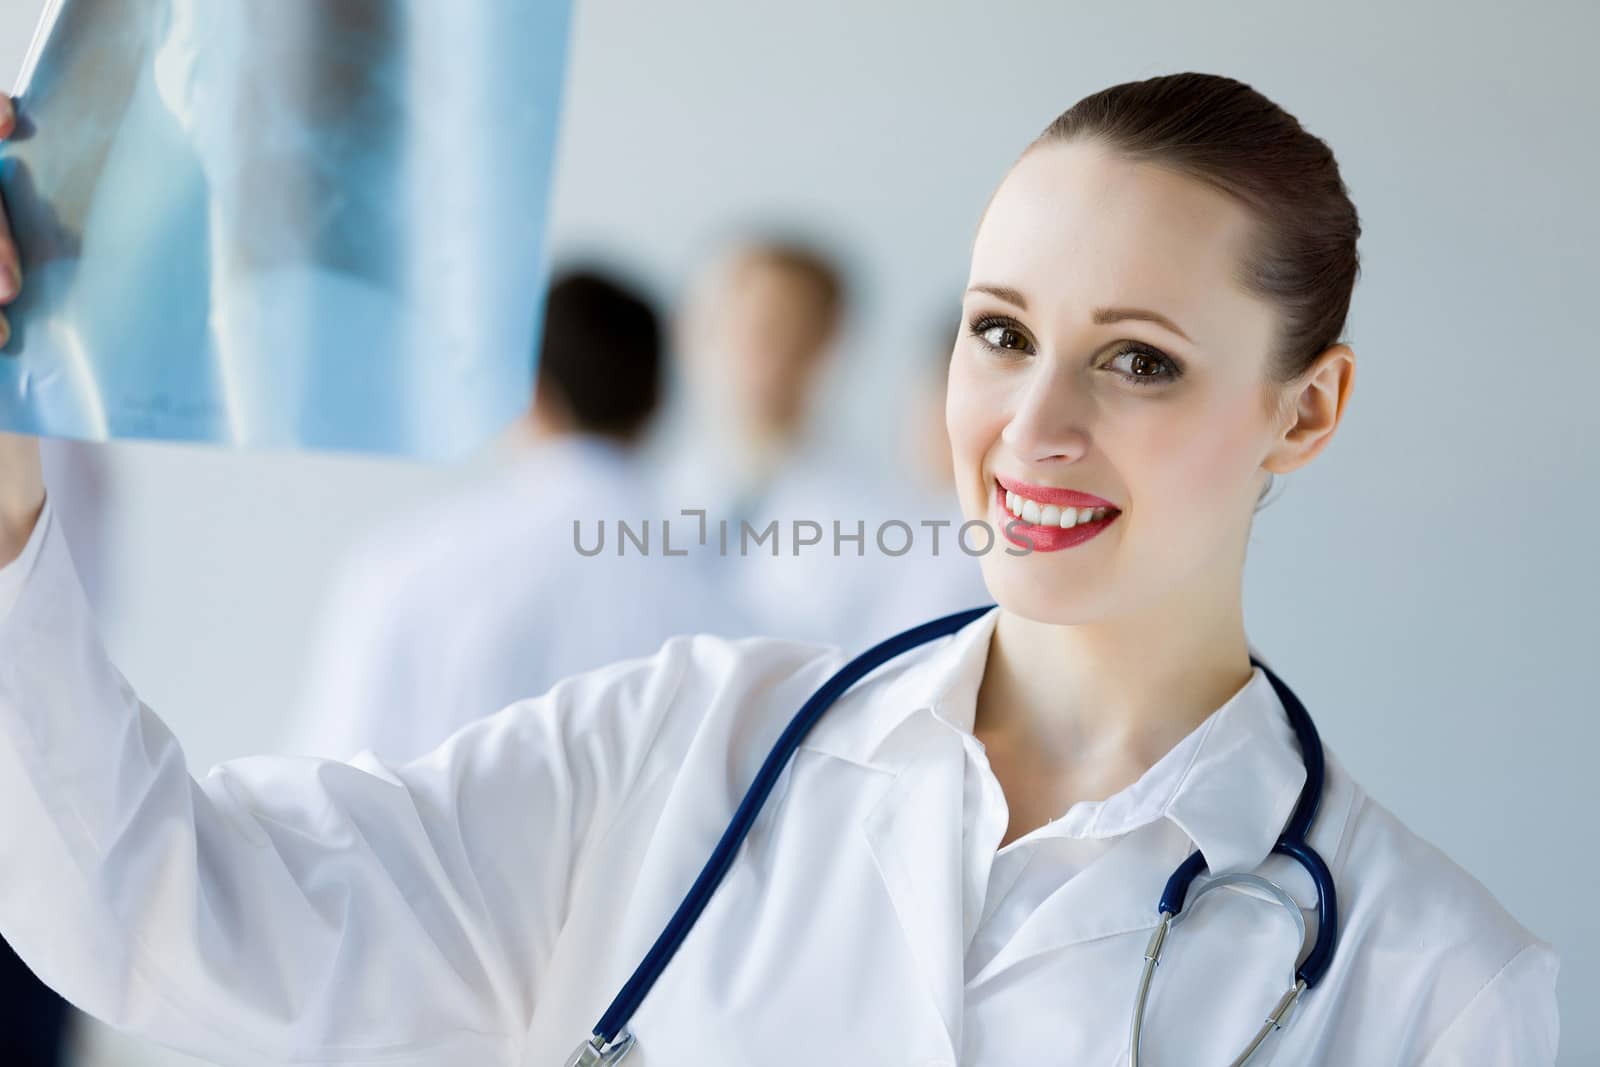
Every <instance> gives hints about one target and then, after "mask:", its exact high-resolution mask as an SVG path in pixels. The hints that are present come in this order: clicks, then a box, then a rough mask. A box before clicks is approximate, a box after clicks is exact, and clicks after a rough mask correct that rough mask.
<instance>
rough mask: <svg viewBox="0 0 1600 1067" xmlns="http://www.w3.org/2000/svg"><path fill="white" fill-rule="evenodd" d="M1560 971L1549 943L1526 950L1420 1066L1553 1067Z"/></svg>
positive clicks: (1475, 1000) (1557, 1041) (1469, 1006)
mask: <svg viewBox="0 0 1600 1067" xmlns="http://www.w3.org/2000/svg"><path fill="white" fill-rule="evenodd" d="M1559 970H1560V960H1559V958H1558V957H1557V956H1556V953H1555V951H1554V950H1553V949H1552V948H1550V946H1549V945H1547V944H1545V943H1543V942H1536V943H1533V944H1530V945H1528V946H1527V947H1525V948H1524V949H1522V951H1520V952H1518V953H1517V955H1516V956H1514V957H1512V959H1511V960H1510V961H1509V962H1507V963H1506V965H1505V966H1504V967H1502V968H1500V970H1499V971H1497V972H1495V974H1494V976H1493V977H1492V978H1490V979H1489V981H1488V982H1487V983H1486V984H1485V985H1484V987H1483V988H1482V989H1481V990H1480V991H1479V992H1478V994H1477V995H1476V996H1475V997H1473V998H1472V1000H1471V1001H1470V1002H1469V1003H1468V1004H1467V1006H1466V1007H1465V1008H1464V1009H1463V1010H1462V1012H1461V1014H1459V1015H1458V1016H1456V1018H1455V1019H1454V1021H1452V1022H1451V1024H1450V1025H1449V1026H1448V1027H1447V1028H1446V1029H1445V1031H1444V1033H1443V1034H1441V1035H1440V1036H1439V1038H1438V1040H1437V1041H1435V1042H1434V1044H1433V1047H1432V1049H1430V1050H1429V1052H1428V1053H1427V1055H1426V1056H1424V1057H1423V1059H1422V1062H1421V1065H1420V1067H1499V1065H1501V1064H1512V1063H1514V1064H1516V1065H1517V1067H1553V1065H1554V1064H1555V1062H1556V1050H1557V1047H1558V1046H1559V1044H1560V1038H1561V1025H1560V1016H1559V1013H1558V1011H1557V1006H1556V975H1557V973H1558V972H1559Z"/></svg>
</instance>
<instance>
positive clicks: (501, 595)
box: [285, 436, 747, 761]
mask: <svg viewBox="0 0 1600 1067" xmlns="http://www.w3.org/2000/svg"><path fill="white" fill-rule="evenodd" d="M661 511H662V509H661V507H660V506H658V504H657V503H656V501H655V494H654V493H653V492H652V491H651V490H650V486H649V484H648V482H647V481H646V480H645V479H644V478H643V477H642V476H641V471H640V469H639V467H638V463H637V460H636V459H635V458H634V456H633V453H632V451H631V450H630V449H628V448H625V447H624V446H621V445H618V444H614V443H612V442H610V441H607V440H604V439H600V438H593V437H587V436H572V437H564V438H559V439H553V440H548V441H544V442H541V443H539V444H537V445H535V446H532V447H531V448H530V449H528V450H527V452H526V453H525V454H523V455H521V456H519V457H518V459H517V461H516V462H515V463H514V465H513V466H512V467H511V468H510V469H509V470H506V471H504V472H501V473H499V474H497V475H496V476H495V477H492V478H489V479H487V480H485V481H483V482H481V483H479V484H475V485H473V486H471V487H470V488H468V489H466V490H463V491H461V492H459V493H456V494H453V495H452V496H451V497H450V498H448V499H445V500H442V501H436V502H434V503H432V504H430V505H429V506H427V507H426V508H423V509H421V510H419V511H418V512H417V513H416V514H414V515H411V516H408V517H407V518H406V519H404V520H401V521H398V522H396V523H394V524H392V525H390V526H388V527H386V528H384V529H383V530H382V531H381V532H380V533H379V534H378V535H376V536H374V537H373V538H371V539H370V540H369V541H368V542H366V543H364V544H363V545H362V546H361V547H360V548H359V549H358V550H357V551H356V552H354V553H352V554H351V556H350V558H349V559H348V560H347V562H346V565H345V567H344V569H343V570H342V572H341V573H340V575H339V576H338V579H337V580H336V581H335V583H334V585H333V588H332V590H331V593H330V596H329V597H328V602H327V604H326V605H325V608H324V612H323V615H322V619H321V621H320V624H319V627H318V631H319V636H318V639H317V640H316V641H315V642H313V652H312V657H311V661H310V665H309V669H308V671H307V679H306V683H305V686H304V695H303V698H302V701H301V706H300V708H299V710H298V713H297V715H296V717H295V721H294V723H293V725H292V727H291V728H290V730H289V731H288V735H287V738H286V741H285V748H286V749H287V750H288V751H290V752H293V753H295V754H301V755H316V756H328V757H332V758H335V759H345V758H348V757H349V756H351V755H354V754H355V753H356V752H358V751H360V750H361V749H363V748H371V749H373V750H374V751H375V752H377V753H378V754H379V755H380V756H383V757H384V758H385V759H390V760H402V761H403V760H408V759H413V758H415V757H417V756H420V755H422V754H424V753H426V752H428V751H430V750H431V749H433V748H434V747H436V746H437V745H438V744H439V743H440V742H442V741H443V740H444V739H445V738H447V737H448V736H450V735H451V734H452V733H454V732H455V731H456V730H457V729H459V728H460V727H462V726H465V725H466V724H467V723H469V722H471V721H473V720H474V719H478V718H482V717H483V716H485V715H488V714H490V713H492V712H495V711H498V710H500V709H501V708H503V707H505V706H506V705H507V704H510V703H512V702H513V701H515V700H518V699H521V698H523V697H526V696H528V695H530V694H537V693H542V692H544V691H545V690H546V689H548V688H550V686H552V685H554V684H555V683H556V682H557V681H559V680H561V679H562V678H565V677H567V676H568V675H571V674H577V673H579V672H581V671H586V670H591V669H593V668H595V667H600V666H603V665H605V664H608V663H614V662H616V661H617V660H620V659H627V658H629V657H633V656H644V655H648V654H650V653H652V652H654V651H655V650H656V649H658V648H660V647H661V645H662V643H663V642H664V641H666V639H667V638H668V637H671V636H672V635H674V634H679V633H697V632H713V633H721V634H725V635H728V636H735V637H736V636H741V635H742V634H743V633H745V632H747V626H746V624H745V623H744V622H743V621H742V620H741V619H740V618H739V617H738V616H737V615H736V613H735V612H734V611H733V610H732V609H731V607H730V606H729V605H727V604H726V603H725V602H724V600H723V598H722V597H720V596H719V595H718V590H717V589H716V587H715V585H714V582H713V581H712V575H711V573H710V568H709V566H708V563H707V561H706V559H705V558H704V557H703V556H700V555H695V556H677V555H673V556H668V555H666V554H665V553H664V551H663V549H664V546H663V544H662V541H661V536H662V531H661V515H660V513H661ZM619 519H625V520H627V521H628V523H629V526H630V528H631V529H632V530H634V531H635V533H636V534H638V533H640V532H641V531H642V530H643V529H644V527H643V521H642V520H645V519H648V520H649V525H650V541H649V544H648V546H647V548H648V554H646V553H645V552H644V551H641V550H639V549H637V548H636V547H635V545H634V543H633V542H627V543H625V544H623V545H622V554H620V555H619V553H618V547H619V536H618V533H617V528H616V522H617V520H619ZM574 521H577V522H578V523H579V524H580V529H579V533H578V538H579V540H578V543H580V544H581V545H582V546H583V547H584V548H585V550H586V551H593V550H594V549H595V548H596V547H597V546H598V545H599V544H601V541H600V540H599V538H600V536H601V532H600V530H599V523H600V522H602V521H603V522H604V524H605V529H604V540H603V545H604V549H603V551H600V552H599V554H597V555H584V554H583V553H580V552H579V551H578V548H577V547H576V545H575V542H574V534H573V523H574ZM688 532H689V530H688V524H684V525H683V527H682V528H681V529H679V530H676V531H674V537H675V542H674V544H673V546H672V550H673V551H674V552H676V551H678V550H679V549H680V548H681V547H682V546H684V545H685V544H687V543H689V539H688V538H687V536H686V535H687V534H688Z"/></svg>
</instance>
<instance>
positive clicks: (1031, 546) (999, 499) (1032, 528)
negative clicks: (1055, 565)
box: [994, 476, 1122, 552]
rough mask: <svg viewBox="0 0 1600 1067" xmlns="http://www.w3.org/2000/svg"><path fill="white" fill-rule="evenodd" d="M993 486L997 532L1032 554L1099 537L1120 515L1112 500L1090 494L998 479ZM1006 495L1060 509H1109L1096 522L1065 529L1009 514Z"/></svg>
mask: <svg viewBox="0 0 1600 1067" xmlns="http://www.w3.org/2000/svg"><path fill="white" fill-rule="evenodd" d="M995 483H996V484H995V491H994V511H995V512H996V518H997V521H998V525H999V527H1000V532H1001V533H1002V534H1003V535H1004V536H1005V538H1006V540H1008V541H1010V542H1011V543H1012V544H1014V545H1016V546H1018V547H1019V548H1026V549H1028V550H1030V551H1033V552H1057V551H1060V550H1061V549H1064V548H1071V547H1073V546H1074V545H1081V544H1083V543H1084V542H1085V541H1088V540H1090V539H1092V538H1094V537H1097V536H1099V535H1100V534H1101V533H1102V532H1104V531H1105V529H1106V528H1107V527H1109V526H1110V525H1111V524H1112V523H1113V522H1116V521H1117V517H1118V516H1119V515H1121V514H1122V513H1121V511H1119V510H1117V506H1116V505H1115V504H1113V503H1112V502H1111V501H1109V500H1106V499H1104V498H1103V497H1098V496H1094V495H1092V494H1090V493H1079V492H1076V491H1074V490H1071V489H1055V488H1052V487H1051V486H1048V485H1034V484H1032V483H1031V482H1019V481H1014V480H1012V479H1010V478H1001V477H998V476H997V477H996V478H995ZM1007 492H1012V493H1016V494H1017V495H1018V496H1022V497H1026V498H1027V499H1029V500H1034V501H1037V502H1039V503H1040V504H1054V505H1056V506H1057V507H1063V508H1109V509H1110V514H1108V515H1107V516H1106V517H1105V518H1103V519H1100V520H1099V521H1097V522H1086V523H1082V524H1080V525H1077V526H1072V527H1070V528H1067V529H1062V528H1061V527H1060V526H1043V525H1039V524H1037V523H1031V522H1024V521H1023V520H1021V519H1019V518H1017V517H1016V516H1015V515H1013V514H1011V512H1010V510H1009V509H1008V508H1007V507H1006V493H1007Z"/></svg>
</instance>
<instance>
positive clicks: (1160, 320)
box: [967, 284, 1194, 344]
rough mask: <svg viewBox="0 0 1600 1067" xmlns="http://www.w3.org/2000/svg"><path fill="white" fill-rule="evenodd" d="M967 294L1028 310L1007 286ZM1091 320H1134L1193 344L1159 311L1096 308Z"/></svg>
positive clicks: (982, 287)
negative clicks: (992, 297) (984, 296)
mask: <svg viewBox="0 0 1600 1067" xmlns="http://www.w3.org/2000/svg"><path fill="white" fill-rule="evenodd" d="M967 292H969V293H988V294H989V295H990V296H997V297H999V298H1000V299H1001V300H1004V301H1007V302H1008V303H1012V304H1015V305H1017V307H1019V308H1021V309H1022V310H1023V311H1027V310H1028V298H1027V297H1025V296H1023V295H1022V292H1021V291H1020V290H1017V289H1013V288H1011V287H1010V286H1008V285H984V284H979V285H974V286H972V287H971V288H969V289H968V290H967ZM1092 319H1093V321H1094V324H1095V325H1096V326H1105V325H1107V324H1109V323H1113V322H1123V321H1126V320H1128V319H1136V320H1138V321H1140V322H1153V323H1155V324H1156V325H1157V326H1162V327H1165V328H1166V329H1168V330H1171V331H1172V332H1173V333H1175V334H1177V335H1178V336H1179V337H1181V338H1183V339H1184V340H1185V341H1189V343H1190V344H1194V342H1193V341H1190V340H1189V335H1188V334H1186V333H1184V332H1183V330H1182V329H1181V328H1180V327H1179V326H1178V324H1177V323H1175V322H1173V321H1172V320H1171V319H1169V318H1167V317H1166V316H1165V315H1163V314H1161V313H1160V312H1159V311H1150V310H1148V309H1146V308H1096V309H1095V311H1094V315H1093V316H1092Z"/></svg>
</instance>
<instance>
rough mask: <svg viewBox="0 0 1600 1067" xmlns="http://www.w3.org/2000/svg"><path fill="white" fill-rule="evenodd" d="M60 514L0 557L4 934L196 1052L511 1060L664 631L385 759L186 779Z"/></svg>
mask: <svg viewBox="0 0 1600 1067" xmlns="http://www.w3.org/2000/svg"><path fill="white" fill-rule="evenodd" d="M58 525H59V524H58V523H55V522H54V521H53V519H52V517H51V515H50V514H49V509H48V508H47V510H46V514H45V516H44V517H43V518H42V519H41V521H40V524H39V527H38V528H37V529H36V530H35V532H34V535H33V538H32V540H30V542H29V545H28V548H27V549H26V550H25V552H24V553H23V556H22V557H21V558H19V559H18V560H17V561H16V562H15V563H14V564H12V565H11V566H10V567H7V568H4V569H3V570H0V812H3V815H0V825H3V828H4V829H3V832H0V872H4V873H3V876H0V934H3V935H4V936H5V938H6V939H7V940H8V941H10V942H11V944H12V945H13V946H14V947H15V948H16V950H17V951H18V953H19V954H20V955H21V956H22V957H23V959H24V960H25V961H26V962H27V963H28V964H29V965H30V966H31V967H33V968H34V970H35V971H36V972H37V973H38V974H39V975H40V976H41V977H42V978H43V979H44V980H45V981H46V982H47V983H48V984H50V985H51V986H52V987H54V988H55V989H57V990H58V991H60V992H61V993H62V994H63V995H65V996H66V997H67V999H69V1000H70V1001H72V1002H73V1003H74V1004H76V1005H77V1006H78V1007H80V1008H82V1009H83V1010H85V1011H87V1012H88V1013H90V1014H91V1015H94V1016H96V1017H98V1018H100V1019H103V1020H105V1021H106V1022H108V1023H109V1024H111V1025H113V1026H115V1027H118V1028H121V1029H125V1030H128V1031H132V1032H136V1033H138V1034H140V1035H143V1036H145V1037H148V1038H150V1039H153V1040H155V1041H158V1042H160V1043H163V1044H167V1045H170V1046H173V1047H176V1048H181V1049H184V1050H186V1051H188V1052H191V1053H193V1054H196V1055H199V1056H201V1057H203V1058H205V1059H206V1060H208V1061H211V1062H216V1063H222V1064H235V1063H246V1064H255V1063H287V1062H294V1063H328V1064H333V1063H338V1064H355V1063H361V1064H369V1063H370V1064H376V1063H382V1064H384V1065H385V1067H411V1065H419V1067H420V1065H422V1064H429V1065H434V1064H451V1065H454V1064H473V1065H474V1067H480V1065H481V1067H494V1065H499V1064H506V1065H510V1064H514V1063H516V1062H517V1055H518V1050H519V1048H520V1044H521V1040H522V1037H523V1035H524V1033H525V1030H526V1026H527V1022H528V1019H529V1018H530V1016H531V1013H532V1005H533V1004H534V1002H535V999H536V998H537V997H538V995H539V992H540V984H541V982H542V981H544V968H545V964H546V961H547V960H548V958H549V955H550V952H551V949H552V946H553V943H554V940H555V938H556V937H557V935H558V932H559V930H560V927H561V924H562V921H563V916H564V914H565V909H566V901H567V896H568V894H569V893H570V892H571V886H572V883H573V879H574V877H575V874H574V870H573V867H574V863H575V859H574V857H575V856H576V855H578V854H579V853H580V852H581V850H582V846H583V844H584V842H585V841H586V840H588V835H589V833H590V832H591V828H594V827H596V824H597V823H598V822H600V821H603V820H605V819H606V818H607V816H608V814H609V812H611V811H613V810H615V808H616V806H617V805H618V804H620V803H622V802H623V798H624V797H625V794H626V792H627V790H628V788H629V787H630V785H631V783H632V781H633V780H634V779H635V777H637V775H638V773H639V768H640V764H641V762H642V760H643V759H644V758H645V755H644V754H645V753H646V752H647V751H648V750H649V749H650V746H651V744H652V739H653V737H654V732H655V730H656V729H657V728H658V727H659V723H660V722H661V721H662V720H663V718H664V717H665V716H666V714H667V710H668V706H669V705H670V704H671V703H672V700H671V694H672V693H673V692H674V691H675V689H676V685H677V681H678V678H677V677H676V676H674V671H675V670H677V671H679V672H680V673H681V669H682V668H681V667H679V666H676V665H675V662H681V660H682V657H679V660H678V661H674V659H673V653H672V650H673V648H681V647H682V646H681V645H673V644H672V643H671V642H669V645H668V647H666V648H664V649H663V650H662V652H661V653H660V654H658V656H656V657H652V658H649V659H641V660H633V661H627V662H624V663H620V664H616V665H613V666H611V667H606V668H601V669H600V670H598V671H593V672H589V673H587V674H584V675H579V676H576V677H574V678H569V679H567V680H566V681H564V682H562V683H560V684H558V685H556V686H555V687H553V688H552V689H551V690H550V691H549V692H547V693H546V694H545V695H543V696H542V697H539V698H537V699H534V700H530V701H525V702H523V703H521V704H517V705H513V706H512V707H510V708H507V709H506V710H505V711H503V712H501V713H499V714H497V715H493V716H490V717H489V718H487V719H484V720H481V721H479V722H477V723H474V724H473V725H471V726H469V727H467V728H465V729H463V730H461V731H460V732H458V733H457V734H455V735H454V736H452V737H451V738H450V740H449V741H447V742H446V743H445V744H444V745H443V746H442V747H440V748H439V749H437V750H435V751H434V752H433V753H430V754H429V755H428V756H425V757H423V758H421V759H418V760H415V761H412V762H410V763H406V764H403V765H398V766H395V765H388V764H385V763H383V762H382V761H380V760H379V759H378V758H377V757H375V756H373V755H371V754H370V753H365V754H363V755H362V756H360V757H358V758H357V760H356V761H354V762H353V763H351V764H345V763H338V762H331V761H324V760H319V759H312V758H296V757H254V758H247V759H241V760H234V761H231V762H228V763H224V764H221V765H219V766H218V767H216V768H215V769H213V770H212V771H211V772H210V774H209V775H207V776H206V777H204V778H203V779H201V780H196V779H194V778H193V777H191V776H190V774H189V772H188V770H187V768H186V766H185V762H184V756H183V753H182V750H181V749H180V747H179V745H178V743H177V741H176V740H175V739H174V738H173V736H172V734H171V733H170V732H169V731H168V729H167V728H166V726H165V725H164V724H163V723H162V721H161V720H160V719H159V718H157V717H156V716H155V715H154V714H152V713H151V712H150V710H149V709H148V708H145V707H144V706H143V705H142V704H141V703H140V702H139V701H138V699H137V698H136V696H135V694H134V692H133V691H132V689H131V688H130V687H129V685H128V684H127V682H126V681H125V680H124V679H123V678H122V677H121V676H120V675H119V674H118V673H117V671H116V669H115V668H114V667H113V665H112V664H111V663H110V662H109V660H108V659H107V657H106V654H105V652H104V651H103V649H102V646H101V643H100V641H99V639H98V638H97V636H96V633H95V628H94V624H93V620H92V619H91V617H90V613H89V611H88V608H87V606H86V604H85V601H84V597H83V594H82V591H81V589H80V588H79V585H78V581H77V577H76V575H75V573H74V571H73V568H72V565H71V562H70V559H69V557H68V554H67V550H66V546H65V543H64V541H63V539H62V537H61V536H60V533H59V530H58ZM11 601H14V603H10V602H11ZM242 684H248V682H247V681H242ZM595 832H598V830H596V831H595ZM579 1036H582V1035H579Z"/></svg>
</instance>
